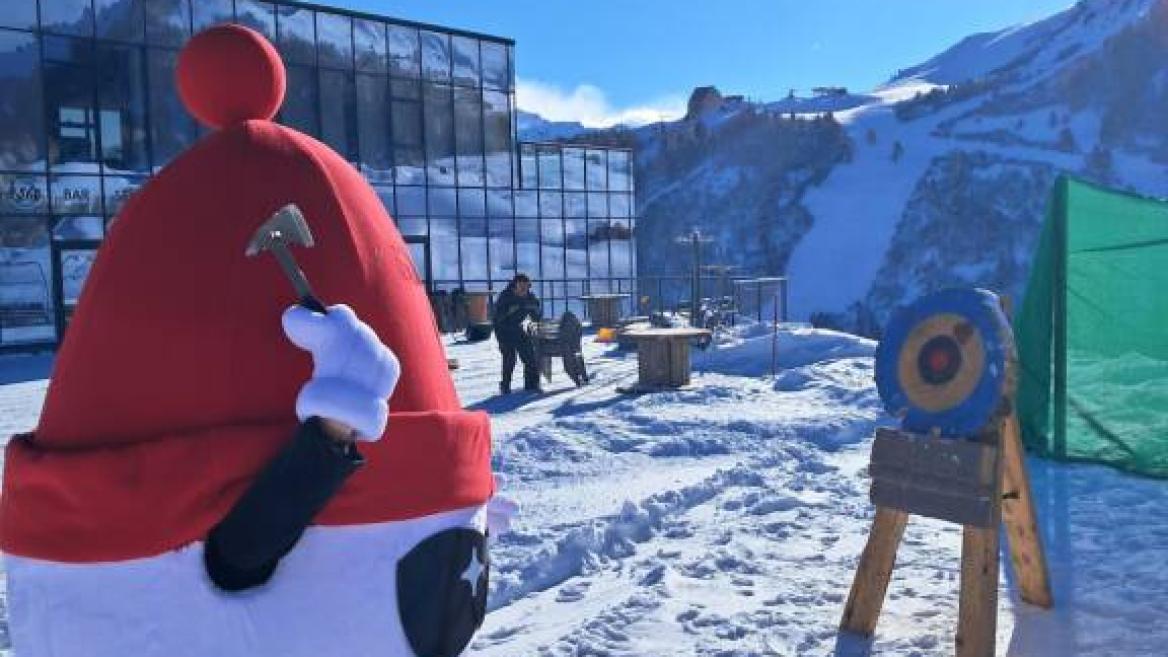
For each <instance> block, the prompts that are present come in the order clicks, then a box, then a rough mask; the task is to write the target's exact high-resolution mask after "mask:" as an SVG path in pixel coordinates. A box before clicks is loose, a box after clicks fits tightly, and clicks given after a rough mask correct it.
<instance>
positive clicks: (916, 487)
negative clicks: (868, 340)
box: [840, 289, 1053, 657]
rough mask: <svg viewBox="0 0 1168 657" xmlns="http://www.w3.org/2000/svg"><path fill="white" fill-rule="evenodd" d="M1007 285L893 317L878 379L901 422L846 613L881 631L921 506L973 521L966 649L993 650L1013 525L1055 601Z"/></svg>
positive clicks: (885, 438)
mask: <svg viewBox="0 0 1168 657" xmlns="http://www.w3.org/2000/svg"><path fill="white" fill-rule="evenodd" d="M1015 353H1016V352H1015V349H1014V341H1013V334H1012V332H1011V330H1010V324H1009V320H1008V319H1007V317H1006V313H1005V311H1004V310H1003V308H1002V305H1001V301H1000V300H999V299H998V297H997V295H995V294H993V293H992V292H988V291H986V290H977V289H953V290H945V291H943V292H939V293H937V294H934V295H930V296H928V297H925V298H923V299H921V300H920V301H918V302H916V303H914V304H912V305H911V306H909V307H907V308H905V309H903V310H902V311H901V312H899V313H898V314H897V315H896V316H895V317H893V319H892V320H891V321H890V322H889V324H888V327H887V329H886V331H885V335H884V339H883V340H882V341H881V343H880V346H879V347H878V348H877V350H876V373H875V376H876V386H877V389H878V391H879V392H880V397H881V399H882V400H883V401H884V405H885V408H887V409H888V411H889V412H890V413H892V414H893V415H894V416H895V417H897V418H898V419H899V420H900V422H901V426H900V428H899V430H898V429H885V428H882V429H878V430H877V432H876V437H875V440H874V442H873V447H872V459H871V463H870V464H869V473H870V474H871V476H872V488H871V499H872V502H873V504H875V506H876V517H875V519H874V520H873V523H872V529H871V531H870V533H869V535H868V542H867V545H866V546H865V548H864V552H863V554H862V555H861V556H860V562H859V565H858V566H857V570H856V576H855V579H854V580H853V582H852V589H851V592H850V594H849V595H848V600H847V603H846V606H845V607H844V614H843V618H842V620H841V621H840V636H841V638H842V637H843V636H844V635H845V634H852V635H860V636H862V637H871V636H872V634H873V632H874V631H875V629H876V622H877V620H878V618H879V615H880V610H881V608H882V606H883V604H884V597H885V593H886V591H887V589H888V583H889V581H890V580H891V577H892V571H893V568H894V566H895V563H896V551H897V548H898V546H899V544H900V540H901V537H902V536H903V534H904V529H905V526H906V524H907V523H908V519H909V516H910V515H913V514H915V515H924V516H927V517H931V518H937V519H940V520H945V521H948V522H955V523H958V524H961V525H962V526H963V528H964V529H963V531H964V534H963V541H962V551H961V592H960V605H959V611H958V616H959V618H958V629H957V634H956V638H955V641H954V644H955V647H956V655H957V657H993V655H994V646H995V641H996V632H997V608H998V575H999V568H1000V564H999V558H998V548H999V534H1000V530H1001V527H1002V526H1003V524H1004V526H1005V529H1006V534H1007V538H1008V539H1009V540H1008V544H1009V549H1010V557H1011V560H1012V562H1013V564H1014V570H1015V573H1016V575H1017V582H1018V586H1019V588H1020V590H1021V595H1022V599H1023V600H1024V601H1026V602H1028V603H1030V604H1033V605H1037V606H1040V607H1050V606H1052V604H1053V600H1052V597H1051V593H1050V581H1049V575H1048V572H1047V566H1046V557H1045V555H1044V553H1043V549H1042V542H1041V538H1040V535H1039V532H1038V523H1037V516H1036V514H1035V511H1034V502H1033V498H1032V497H1031V492H1030V482H1029V479H1028V477H1027V475H1026V468H1025V463H1024V461H1023V450H1022V442H1021V438H1020V433H1019V431H1018V420H1017V418H1016V417H1015V416H1014V414H1013V395H1014V376H1015V374H1014V372H1015V369H1016V356H1015Z"/></svg>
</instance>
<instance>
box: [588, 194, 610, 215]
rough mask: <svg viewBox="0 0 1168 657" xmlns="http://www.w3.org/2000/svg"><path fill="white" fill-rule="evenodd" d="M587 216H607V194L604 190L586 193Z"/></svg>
mask: <svg viewBox="0 0 1168 657" xmlns="http://www.w3.org/2000/svg"><path fill="white" fill-rule="evenodd" d="M588 216H589V217H592V218H594V219H603V218H606V217H608V194H605V193H604V192H589V193H588Z"/></svg>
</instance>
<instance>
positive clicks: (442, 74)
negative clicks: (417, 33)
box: [421, 31, 450, 81]
mask: <svg viewBox="0 0 1168 657" xmlns="http://www.w3.org/2000/svg"><path fill="white" fill-rule="evenodd" d="M421 39H422V75H423V76H424V77H425V78H426V79H427V80H440V81H449V80H450V35H449V34H443V33H441V32H429V31H422V33H421Z"/></svg>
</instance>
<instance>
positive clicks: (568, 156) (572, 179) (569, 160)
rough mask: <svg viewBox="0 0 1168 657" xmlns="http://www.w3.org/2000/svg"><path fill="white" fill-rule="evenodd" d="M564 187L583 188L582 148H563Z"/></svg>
mask: <svg viewBox="0 0 1168 657" xmlns="http://www.w3.org/2000/svg"><path fill="white" fill-rule="evenodd" d="M563 161H564V163H563V167H564V189H584V149H582V148H565V149H563Z"/></svg>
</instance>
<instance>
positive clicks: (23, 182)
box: [0, 173, 49, 215]
mask: <svg viewBox="0 0 1168 657" xmlns="http://www.w3.org/2000/svg"><path fill="white" fill-rule="evenodd" d="M48 211H49V184H48V179H47V178H46V177H45V176H38V175H33V174H26V173H0V215H11V214H44V213H47V212H48Z"/></svg>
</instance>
